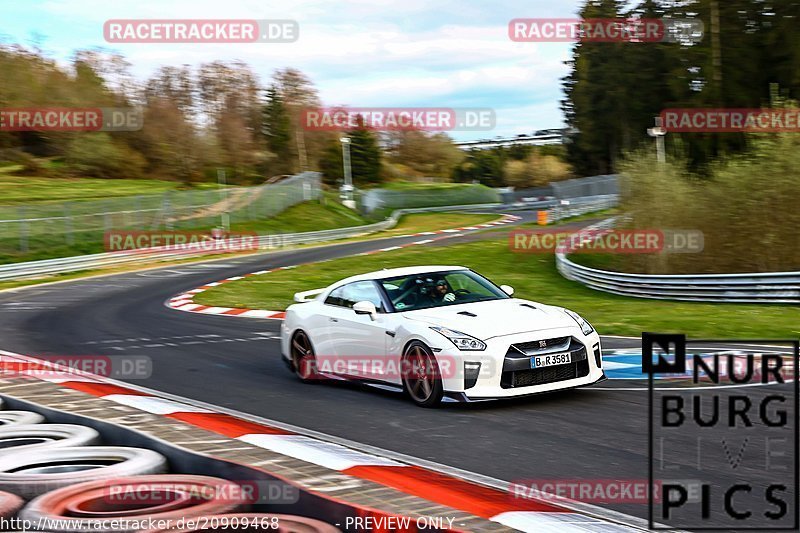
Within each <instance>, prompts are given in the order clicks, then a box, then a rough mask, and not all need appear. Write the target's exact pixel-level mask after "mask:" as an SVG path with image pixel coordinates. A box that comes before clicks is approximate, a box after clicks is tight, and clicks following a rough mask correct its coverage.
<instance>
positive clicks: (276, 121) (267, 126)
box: [261, 84, 292, 174]
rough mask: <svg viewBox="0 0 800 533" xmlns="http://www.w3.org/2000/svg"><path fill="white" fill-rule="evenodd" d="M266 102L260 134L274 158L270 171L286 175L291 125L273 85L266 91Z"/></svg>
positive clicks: (289, 158)
mask: <svg viewBox="0 0 800 533" xmlns="http://www.w3.org/2000/svg"><path fill="white" fill-rule="evenodd" d="M266 100H267V101H266V103H265V104H264V108H263V112H262V117H263V120H262V123H261V127H262V129H261V132H262V133H263V135H264V137H266V143H267V148H268V149H269V151H270V152H271V153H272V155H273V157H274V161H273V162H272V163H271V164H270V170H271V172H272V173H273V174H288V173H289V172H291V169H292V162H291V155H292V150H291V144H290V143H291V141H292V124H291V120H290V118H289V113H288V110H287V109H286V105H285V104H284V102H283V97H281V96H280V94H278V88H277V86H276V85H275V84H272V85H270V86H269V88H268V89H267V94H266Z"/></svg>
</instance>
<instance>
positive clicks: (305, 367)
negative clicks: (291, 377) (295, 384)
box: [289, 330, 321, 383]
mask: <svg viewBox="0 0 800 533" xmlns="http://www.w3.org/2000/svg"><path fill="white" fill-rule="evenodd" d="M289 353H290V354H291V357H292V367H293V368H294V373H295V374H296V375H297V377H298V378H300V381H302V382H303V383H317V382H319V380H320V379H321V378H320V375H319V373H318V372H317V358H316V357H315V355H314V347H313V346H311V339H309V338H308V334H307V333H306V332H305V331H303V330H298V331H296V332H295V334H294V335H292V341H291V343H290V344H289Z"/></svg>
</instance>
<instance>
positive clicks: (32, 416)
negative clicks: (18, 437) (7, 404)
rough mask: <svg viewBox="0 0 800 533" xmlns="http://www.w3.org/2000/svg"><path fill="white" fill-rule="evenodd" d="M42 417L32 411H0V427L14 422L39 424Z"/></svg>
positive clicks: (42, 420)
mask: <svg viewBox="0 0 800 533" xmlns="http://www.w3.org/2000/svg"><path fill="white" fill-rule="evenodd" d="M42 422H44V417H43V416H42V415H40V414H39V413H34V412H33V411H0V428H2V427H6V426H11V425H16V424H40V423H42Z"/></svg>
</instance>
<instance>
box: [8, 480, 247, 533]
mask: <svg viewBox="0 0 800 533" xmlns="http://www.w3.org/2000/svg"><path fill="white" fill-rule="evenodd" d="M246 507H247V498H246V497H245V493H244V492H243V491H242V490H241V487H239V485H237V484H236V483H234V482H233V481H228V480H226V479H221V478H215V477H208V476H188V475H170V474H167V475H155V476H135V477H128V478H115V479H109V480H100V481H90V482H88V483H80V484H78V485H71V486H68V487H64V488H61V489H58V490H54V491H52V492H49V493H47V494H44V495H42V496H39V497H38V498H36V499H34V500H32V501H31V502H30V503H28V505H27V506H25V508H24V509H23V510H22V511H21V512H20V514H19V516H20V518H22V519H25V520H30V521H31V522H32V523H36V524H38V523H42V524H46V527H47V529H48V531H51V532H53V533H73V532H75V533H85V532H86V531H103V532H109V533H127V532H133V531H138V530H140V529H141V526H139V527H138V528H137V527H136V525H137V524H144V523H147V521H159V520H164V521H167V520H168V521H170V522H171V523H172V524H178V523H180V520H182V519H183V520H184V521H186V520H187V519H190V518H194V517H201V516H213V515H227V514H228V513H236V512H237V511H242V510H245V509H246Z"/></svg>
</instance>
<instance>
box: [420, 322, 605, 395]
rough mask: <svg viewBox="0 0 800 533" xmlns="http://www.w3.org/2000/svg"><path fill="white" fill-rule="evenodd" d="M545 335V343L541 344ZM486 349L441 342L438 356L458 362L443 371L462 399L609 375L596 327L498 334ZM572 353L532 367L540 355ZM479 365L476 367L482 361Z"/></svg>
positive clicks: (579, 383)
mask: <svg viewBox="0 0 800 533" xmlns="http://www.w3.org/2000/svg"><path fill="white" fill-rule="evenodd" d="M540 341H544V342H545V343H546V346H544V347H540V344H539V342H540ZM485 343H486V350H484V351H481V352H463V351H458V350H457V349H455V348H454V347H453V348H449V347H448V348H442V350H440V351H439V352H437V354H436V355H437V358H438V359H439V361H440V365H442V364H450V365H452V366H453V367H454V368H452V370H451V371H448V372H442V376H443V377H442V384H443V386H444V390H445V393H446V394H447V395H448V396H449V397H450V398H453V399H456V400H458V401H480V400H489V399H500V398H515V397H520V396H528V395H533V394H541V393H545V392H552V391H558V390H564V389H571V388H575V387H584V386H588V385H593V384H595V383H598V382H600V381H603V380H605V374H604V372H603V368H602V348H601V345H600V337H599V335H598V334H597V332H596V331H593V332H592V333H590V334H589V335H584V334H583V333H582V332H581V331H580V329H579V328H577V327H566V328H557V329H549V330H546V331H538V332H533V333H520V334H515V335H506V336H502V337H495V338H492V339H489V340H487V341H485ZM556 353H559V354H563V353H569V354H570V357H571V362H570V363H567V364H561V365H555V366H546V367H543V368H532V367H531V359H532V358H533V357H537V356H540V357H541V356H544V355H553V354H556ZM478 364H480V368H479V370H477V371H476V368H477V365H478Z"/></svg>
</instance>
